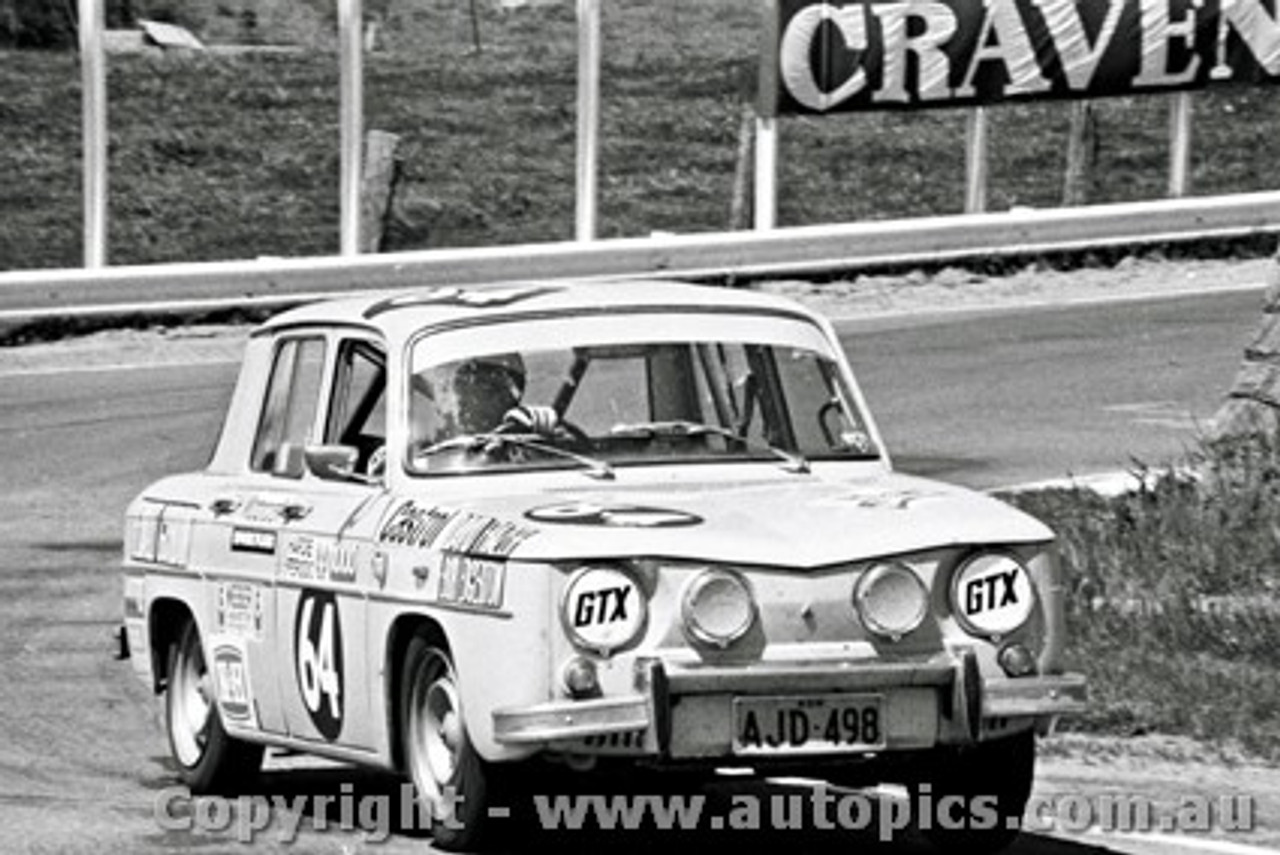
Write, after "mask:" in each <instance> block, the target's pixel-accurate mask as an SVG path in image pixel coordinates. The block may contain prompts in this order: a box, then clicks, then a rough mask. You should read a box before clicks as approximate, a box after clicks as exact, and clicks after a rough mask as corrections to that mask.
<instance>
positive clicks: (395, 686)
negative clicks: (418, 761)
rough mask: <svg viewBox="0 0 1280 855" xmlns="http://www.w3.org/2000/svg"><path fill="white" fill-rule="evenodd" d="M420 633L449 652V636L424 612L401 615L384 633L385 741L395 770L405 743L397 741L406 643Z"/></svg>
mask: <svg viewBox="0 0 1280 855" xmlns="http://www.w3.org/2000/svg"><path fill="white" fill-rule="evenodd" d="M419 635H423V636H425V637H426V638H427V639H428V640H430V642H431V643H433V644H435V645H436V646H438V647H440V648H442V649H443V650H445V651H446V652H448V653H450V655H452V651H450V649H449V637H448V635H447V634H446V633H445V631H444V627H443V626H441V625H440V623H439V622H438V621H436V620H434V619H432V618H430V617H428V616H426V615H423V614H406V615H400V616H399V617H398V618H396V619H395V622H394V623H392V625H391V629H390V630H389V631H388V632H387V650H386V659H385V660H384V661H385V662H386V668H385V669H384V670H383V678H384V680H385V683H386V687H385V691H386V700H387V703H386V708H387V744H388V746H389V747H390V749H391V765H392V767H393V768H394V769H395V770H396V771H398V772H403V771H404V770H405V765H404V746H403V745H402V743H401V740H400V730H401V725H402V722H401V721H400V715H401V713H400V693H401V692H402V691H403V689H404V687H403V686H402V685H401V682H402V679H403V673H402V672H403V670H404V657H405V654H406V653H407V652H408V650H409V643H410V642H411V641H412V640H413V639H414V638H416V637H418V636H419Z"/></svg>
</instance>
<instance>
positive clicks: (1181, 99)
mask: <svg viewBox="0 0 1280 855" xmlns="http://www.w3.org/2000/svg"><path fill="white" fill-rule="evenodd" d="M1191 108H1192V101H1191V93H1190V92H1177V93H1174V95H1173V97H1172V99H1171V101H1170V103H1169V197H1170V198H1172V199H1180V198H1182V197H1183V196H1186V195H1187V193H1189V192H1190V191H1191V114H1192V109H1191Z"/></svg>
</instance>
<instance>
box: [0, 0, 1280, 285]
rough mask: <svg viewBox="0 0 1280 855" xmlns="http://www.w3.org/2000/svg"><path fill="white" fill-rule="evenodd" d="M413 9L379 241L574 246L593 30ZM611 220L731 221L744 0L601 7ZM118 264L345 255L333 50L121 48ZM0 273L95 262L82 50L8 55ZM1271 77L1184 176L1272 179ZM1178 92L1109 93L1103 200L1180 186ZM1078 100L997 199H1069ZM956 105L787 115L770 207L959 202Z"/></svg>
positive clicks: (1224, 98)
mask: <svg viewBox="0 0 1280 855" xmlns="http://www.w3.org/2000/svg"><path fill="white" fill-rule="evenodd" d="M391 8H392V9H400V10H401V11H399V12H398V13H396V14H393V15H391V16H390V17H389V18H387V20H386V21H385V23H384V26H383V27H382V28H381V33H382V34H383V38H382V45H381V48H380V50H378V51H376V52H374V53H371V54H370V55H369V56H368V57H367V58H366V64H365V71H366V85H365V95H366V121H367V127H369V128H371V129H372V128H376V129H381V130H387V131H391V132H394V133H397V134H399V135H401V138H402V150H403V153H404V157H405V163H404V166H405V171H404V178H405V180H404V183H403V184H402V185H401V188H400V194H399V195H400V205H399V210H400V213H401V215H402V216H401V217H400V218H399V221H398V222H396V223H395V224H394V225H393V227H392V229H391V231H390V234H389V235H388V239H387V246H386V248H387V249H393V250H394V249H415V248H428V247H447V246H480V245H499V244H511V243H520V242H528V241H552V240H568V239H571V238H572V236H573V223H574V215H573V205H574V150H575V145H574V139H575V87H576V83H575V80H576V50H577V36H576V23H575V19H574V11H573V6H572V4H568V3H561V4H558V5H553V6H542V7H536V8H529V9H523V10H520V11H516V12H509V13H505V14H504V13H500V12H498V11H496V10H495V9H494V8H493V7H491V6H490V5H489V4H488V3H484V2H481V3H479V4H478V8H479V10H480V21H479V25H480V33H481V50H480V51H479V52H476V51H475V49H474V46H473V44H472V38H473V37H472V22H471V20H470V18H469V16H468V13H467V10H468V6H467V4H460V3H452V2H450V3H444V2H443V0H426V2H423V3H415V4H413V6H412V7H410V6H408V5H407V4H392V5H391ZM604 30H605V33H604V40H605V41H604V43H605V49H604V71H603V84H602V87H603V104H604V107H603V121H602V151H601V161H600V187H601V199H600V233H601V235H602V236H603V237H614V236H638V235H646V234H648V233H650V232H652V231H674V232H698V231H719V230H723V229H726V228H728V227H730V225H731V223H730V207H731V199H732V196H733V189H734V188H733V184H734V172H735V166H736V158H737V151H738V147H739V131H740V126H741V122H742V111H743V105H744V101H745V100H746V99H747V97H748V96H749V93H751V92H752V91H753V87H754V81H755V75H756V64H757V47H756V46H757V40H758V30H759V19H758V11H757V7H756V6H754V5H753V4H743V3H740V2H731V0H687V2H676V0H659V2H656V3H654V4H647V5H644V6H634V5H632V6H628V5H620V6H619V5H609V6H608V7H607V8H606V11H605V23H604ZM108 65H109V81H108V87H109V93H110V95H109V97H110V118H109V123H110V169H111V176H110V181H111V201H110V227H109V260H110V262H111V263H115V264H121V263H144V262H158V261H177V260H216V259H231V258H249V257H255V256H260V255H276V256H284V255H310V254H327V253H333V252H336V251H337V249H338V227H337V223H338V148H337V142H338V103H337V76H338V63H337V58H336V55H335V54H334V53H333V51H332V50H331V49H330V47H328V46H327V45H326V42H325V40H323V39H319V40H317V39H311V40H309V44H308V45H307V46H306V47H304V48H303V49H301V50H299V52H297V53H293V54H240V55H223V54H207V55H194V56H190V55H188V56H179V55H166V54H160V53H155V54H144V55H112V56H111V57H110V59H109V63H108ZM0 87H3V88H2V89H0V92H3V95H0V135H2V136H3V143H4V144H3V145H0V186H2V187H3V188H4V192H3V193H0V216H2V217H3V222H4V227H3V228H2V229H0V269H25V268H41V267H60V266H78V265H79V264H80V262H81V259H82V251H81V247H80V232H81V213H80V165H79V164H80V118H79V109H80V94H79V69H78V61H77V57H76V56H75V55H74V54H73V53H66V52H44V51H22V52H17V51H7V52H0ZM1273 95H1274V91H1273V90H1269V89H1265V88H1231V89H1222V90H1215V91H1212V92H1206V93H1201V94H1198V95H1197V96H1196V102H1195V141H1194V151H1195V160H1194V171H1193V188H1194V192H1195V193H1197V194H1204V195H1209V194H1218V193H1235V192H1245V191H1255V190H1264V189H1277V188H1280V174H1277V172H1278V171H1277V170H1276V169H1275V168H1274V163H1275V162H1276V152H1277V142H1276V140H1277V139H1280V133H1278V131H1280V99H1277V98H1275V97H1273ZM1167 109H1168V104H1167V101H1166V99H1165V98H1162V97H1147V98H1141V99H1129V98H1121V99H1108V100H1104V101H1099V102H1097V115H1098V124H1099V144H1098V150H1097V164H1096V169H1095V171H1094V173H1093V175H1092V181H1091V186H1090V190H1089V198H1090V201H1094V202H1110V201H1129V200H1141V199H1157V198H1160V197H1161V196H1162V195H1163V194H1164V192H1165V185H1166V182H1167V158H1168V140H1167V133H1168V130H1167V129H1168V120H1167ZM1068 112H1069V108H1068V106H1067V105H1065V104H1057V103H1054V104H1030V105H1019V106H1010V105H1005V106H1000V107H996V108H993V109H992V111H991V116H992V146H991V182H990V185H989V193H988V195H989V207H990V209H991V210H1007V209H1009V208H1011V207H1014V206H1033V207H1056V206H1058V205H1059V200H1060V197H1061V192H1062V191H1061V185H1062V171H1063V166H1064V160H1065V149H1066V134H1067V122H1068V118H1067V117H1068ZM964 127H965V111H963V110H939V111H931V112H923V113H917V114H914V115H902V114H886V113H870V114H862V115H855V116H843V117H828V118H823V119H794V120H784V121H783V122H782V123H781V128H780V163H781V167H780V176H779V200H778V208H779V222H780V224H782V225H801V224H814V223H827V222H851V221H861V220H872V219H883V218H895V217H917V216H921V217H922V216H929V215H937V214H951V213H959V212H960V211H961V210H962V208H963V196H964Z"/></svg>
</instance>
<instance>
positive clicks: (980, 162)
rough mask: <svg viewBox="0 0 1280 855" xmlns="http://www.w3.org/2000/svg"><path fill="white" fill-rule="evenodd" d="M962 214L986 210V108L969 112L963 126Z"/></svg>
mask: <svg viewBox="0 0 1280 855" xmlns="http://www.w3.org/2000/svg"><path fill="white" fill-rule="evenodd" d="M964 160H965V169H964V171H965V182H964V183H965V191H964V212H965V213H966V214H980V213H982V212H983V211H985V210H986V209H987V173H988V172H989V170H990V167H989V163H988V159H987V108H986V107H973V108H970V110H969V116H968V120H967V122H966V126H965V158H964Z"/></svg>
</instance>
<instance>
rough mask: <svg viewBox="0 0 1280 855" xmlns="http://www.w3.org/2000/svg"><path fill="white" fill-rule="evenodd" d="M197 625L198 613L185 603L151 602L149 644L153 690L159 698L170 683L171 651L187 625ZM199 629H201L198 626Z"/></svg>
mask: <svg viewBox="0 0 1280 855" xmlns="http://www.w3.org/2000/svg"><path fill="white" fill-rule="evenodd" d="M188 621H189V622H191V623H196V618H195V613H194V612H193V611H192V610H191V607H190V606H189V605H187V604H186V603H185V602H183V601H182V600H178V599H175V598H173V597H162V598H159V599H156V600H154V601H153V602H152V603H151V609H150V611H149V613H148V615H147V638H148V639H149V642H150V645H149V646H150V652H151V674H152V681H153V684H154V685H153V686H152V689H153V690H154V691H155V693H156V694H157V695H158V694H160V693H161V692H163V691H164V690H165V686H166V684H167V683H168V680H169V648H170V647H171V646H173V645H174V644H176V643H177V641H178V639H179V637H180V636H181V634H182V628H183V627H184V626H186V625H187V622H188ZM196 629H197V630H199V626H198V625H197V627H196Z"/></svg>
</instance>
